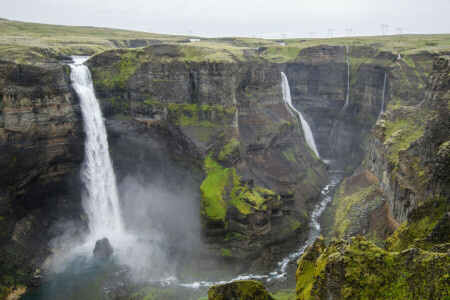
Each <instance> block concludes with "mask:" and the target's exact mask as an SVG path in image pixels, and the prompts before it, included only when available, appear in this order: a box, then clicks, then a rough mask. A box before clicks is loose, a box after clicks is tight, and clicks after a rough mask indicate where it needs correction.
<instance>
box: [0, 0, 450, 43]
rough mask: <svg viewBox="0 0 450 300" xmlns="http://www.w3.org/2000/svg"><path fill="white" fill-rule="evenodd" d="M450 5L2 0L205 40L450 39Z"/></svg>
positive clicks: (343, 0)
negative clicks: (390, 36)
mask: <svg viewBox="0 0 450 300" xmlns="http://www.w3.org/2000/svg"><path fill="white" fill-rule="evenodd" d="M449 16H450V0H387V1H386V0H380V1H377V0H307V1H304V0H278V1H276V0H226V1H222V0H189V1H184V0H147V1H145V0H0V17H3V18H7V19H10V20H18V21H28V22H39V23H48V24H63V25H85V26H101V27H112V28H123V29H132V30H140V31H151V32H155V33H169V34H183V35H187V34H188V33H189V32H192V34H193V35H197V36H206V37H214V36H253V35H255V36H256V37H263V38H280V37H281V35H282V34H286V35H287V37H288V38H294V37H310V35H311V32H314V37H326V36H327V34H328V29H329V28H332V29H333V33H332V34H333V36H346V29H347V28H352V33H351V35H353V36H356V35H380V34H381V26H380V25H381V24H387V25H389V27H388V30H387V34H395V33H396V32H397V28H403V33H450V17H449Z"/></svg>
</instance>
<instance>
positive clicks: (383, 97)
mask: <svg viewBox="0 0 450 300" xmlns="http://www.w3.org/2000/svg"><path fill="white" fill-rule="evenodd" d="M386 78H387V74H386V73H384V81H383V92H382V93H383V95H382V100H381V110H380V114H379V115H378V119H377V121H378V120H379V119H380V118H381V114H382V113H384V101H385V98H386V95H385V94H386Z"/></svg>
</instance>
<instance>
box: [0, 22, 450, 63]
mask: <svg viewBox="0 0 450 300" xmlns="http://www.w3.org/2000/svg"><path fill="white" fill-rule="evenodd" d="M187 39H188V37H187V36H180V35H167V34H155V33H147V32H140V31H131V30H121V29H112V28H101V27H87V26H63V25H48V24H38V23H27V22H18V21H9V20H6V19H0V58H7V59H13V60H18V61H20V62H23V63H27V62H31V61H32V62H34V61H43V60H45V59H47V60H48V59H57V57H58V55H60V54H66V55H68V54H87V55H92V54H95V53H99V52H101V51H104V50H108V49H114V48H129V47H130V46H132V45H130V42H131V43H133V41H137V40H140V41H141V44H138V45H142V44H151V43H176V44H179V45H180V47H181V49H182V51H183V52H184V53H185V54H186V57H189V58H191V59H192V60H199V59H205V58H206V59H207V58H208V56H214V57H215V56H217V55H219V57H223V58H226V59H228V60H229V59H230V56H232V57H233V58H237V59H240V60H244V59H245V58H246V57H248V56H258V57H263V58H266V59H268V60H271V61H274V62H287V61H293V60H295V59H296V58H297V57H298V54H299V51H301V50H302V49H304V48H308V47H313V46H317V45H323V44H327V45H348V46H372V47H375V48H377V49H378V50H379V51H390V52H393V53H402V55H405V56H406V55H412V54H415V53H419V52H423V51H426V52H430V53H442V52H450V34H439V35H438V34H434V35H403V36H375V37H350V38H330V39H286V40H283V42H285V43H286V44H287V45H286V46H281V45H279V44H278V43H277V42H279V41H278V40H264V39H258V38H244V37H236V38H234V37H232V38H202V39H201V41H200V42H195V43H187ZM135 45H136V43H135ZM260 47H264V48H262V49H260V50H259V51H256V49H258V48H260Z"/></svg>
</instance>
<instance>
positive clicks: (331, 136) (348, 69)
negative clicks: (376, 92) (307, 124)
mask: <svg viewBox="0 0 450 300" xmlns="http://www.w3.org/2000/svg"><path fill="white" fill-rule="evenodd" d="M345 48H346V49H347V92H346V94H345V103H344V105H343V106H342V108H341V110H340V112H339V118H338V119H337V120H336V121H335V122H334V123H333V128H332V129H331V133H330V140H331V148H330V152H333V150H334V147H335V146H336V142H337V138H335V139H333V134H335V131H336V127H337V126H338V125H339V120H340V118H341V117H342V116H343V113H344V111H345V109H346V108H347V107H348V102H349V98H350V59H349V50H348V46H345Z"/></svg>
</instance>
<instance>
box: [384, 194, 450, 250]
mask: <svg viewBox="0 0 450 300" xmlns="http://www.w3.org/2000/svg"><path fill="white" fill-rule="evenodd" d="M448 211H450V202H449V200H448V199H447V198H446V197H431V198H430V199H428V200H426V201H425V202H423V203H422V204H420V205H419V206H418V207H416V208H415V209H414V210H413V211H412V212H411V213H410V215H409V218H408V221H406V222H404V223H403V224H402V225H401V226H400V227H399V228H398V229H397V230H396V231H395V232H394V234H392V235H391V236H390V237H389V238H387V240H386V249H388V250H389V251H402V250H405V249H408V248H411V247H418V248H421V249H424V250H429V249H431V248H432V247H433V246H434V245H436V243H433V241H432V240H429V239H427V236H428V235H429V234H430V232H431V231H432V230H433V229H434V227H435V225H436V223H437V221H438V220H440V219H441V218H442V217H443V216H444V214H445V213H446V212H448ZM443 234H444V236H447V241H446V242H450V240H449V239H450V238H449V236H448V232H447V233H445V232H444V233H443ZM442 242H444V241H440V243H442Z"/></svg>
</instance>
